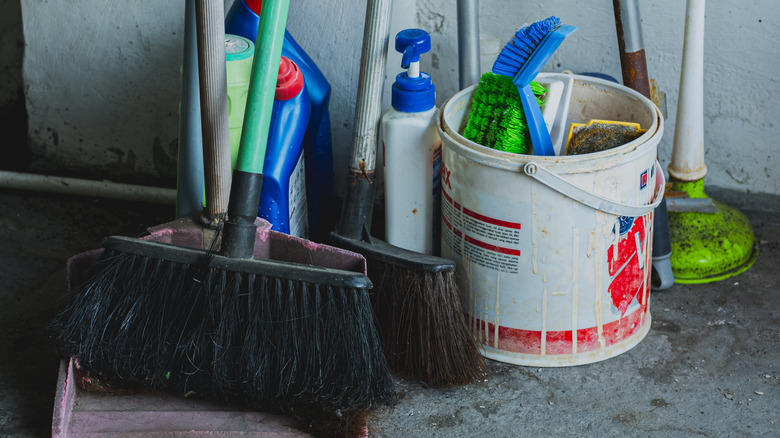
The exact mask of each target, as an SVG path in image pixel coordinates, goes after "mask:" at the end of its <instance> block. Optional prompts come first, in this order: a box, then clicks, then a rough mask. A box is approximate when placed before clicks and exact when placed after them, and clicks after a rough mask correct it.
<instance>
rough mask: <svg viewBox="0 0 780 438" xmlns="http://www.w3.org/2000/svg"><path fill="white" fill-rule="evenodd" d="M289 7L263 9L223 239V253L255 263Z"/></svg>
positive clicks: (273, 1) (281, 0)
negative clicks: (266, 152)
mask: <svg viewBox="0 0 780 438" xmlns="http://www.w3.org/2000/svg"><path fill="white" fill-rule="evenodd" d="M215 1H217V0H215ZM218 1H221V0H218ZM289 5H290V3H289V0H265V1H264V2H263V5H262V7H261V9H260V23H259V25H258V30H257V40H256V41H257V43H256V44H255V57H254V61H253V62H252V74H251V76H250V79H249V91H248V94H247V101H246V110H245V112H244V125H243V128H242V130H241V142H240V144H239V147H238V159H237V161H236V168H235V170H234V171H233V183H232V185H231V188H230V201H229V202H228V219H227V221H225V225H224V234H223V238H222V249H221V251H222V254H223V255H225V256H227V257H231V258H240V259H249V258H252V256H253V255H254V246H255V235H256V233H257V227H256V226H255V220H256V218H257V208H258V206H259V205H260V192H261V189H262V185H263V184H262V183H263V163H264V162H265V150H266V146H267V145H268V131H269V128H270V125H271V112H272V110H273V107H274V94H275V91H276V80H277V76H278V75H279V62H280V61H281V57H282V42H283V41H284V29H285V27H286V26H287V12H288V9H289Z"/></svg>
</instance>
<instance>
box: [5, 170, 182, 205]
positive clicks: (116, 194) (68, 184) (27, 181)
mask: <svg viewBox="0 0 780 438" xmlns="http://www.w3.org/2000/svg"><path fill="white" fill-rule="evenodd" d="M0 187H2V188H5V189H16V190H32V191H37V192H47V193H59V194H63V195H75V196H87V197H96V198H109V199H119V200H123V201H135V202H150V203H154V204H170V205H174V204H175V203H176V190H175V189H168V188H162V187H150V186H141V185H134V184H122V183H116V182H111V181H95V180H88V179H79V178H65V177H59V176H50V175H39V174H34V173H22V172H12V171H7V170H0Z"/></svg>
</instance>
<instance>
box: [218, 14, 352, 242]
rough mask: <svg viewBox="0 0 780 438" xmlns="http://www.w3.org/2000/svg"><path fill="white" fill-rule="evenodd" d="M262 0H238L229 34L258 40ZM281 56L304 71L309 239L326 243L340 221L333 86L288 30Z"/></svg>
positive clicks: (230, 17) (227, 25)
mask: <svg viewBox="0 0 780 438" xmlns="http://www.w3.org/2000/svg"><path fill="white" fill-rule="evenodd" d="M261 4H262V0H237V1H236V2H234V3H233V6H232V7H231V8H230V10H229V11H228V13H227V15H226V18H225V31H226V32H227V33H231V34H235V35H240V36H243V37H244V38H247V39H249V40H250V41H253V42H254V41H255V40H256V39H257V26H258V23H259V21H260V17H259V13H260V6H261ZM282 55H283V56H285V57H286V58H288V59H290V60H291V61H293V62H294V63H295V64H296V65H297V66H298V68H299V69H300V70H301V71H302V72H303V76H304V78H305V89H306V94H308V98H309V101H310V104H311V116H310V119H309V123H308V125H307V128H306V133H305V135H304V139H303V149H304V161H305V167H306V181H307V184H306V197H307V199H308V222H309V225H310V227H311V229H310V233H309V238H310V239H311V240H314V241H318V242H324V241H326V240H327V239H328V236H329V234H330V232H331V231H332V230H333V228H334V226H335V224H336V220H337V213H338V211H337V209H336V208H334V199H333V146H332V139H331V129H330V114H329V111H328V105H329V104H330V83H328V80H327V79H326V78H325V75H323V74H322V72H321V71H320V70H319V68H317V65H316V64H315V63H314V61H312V59H311V58H310V57H309V56H308V55H307V54H306V52H304V50H303V49H302V48H301V47H300V46H299V45H298V43H297V42H296V41H295V40H294V39H293V37H292V35H290V33H289V32H287V31H286V30H285V33H284V44H283V45H282Z"/></svg>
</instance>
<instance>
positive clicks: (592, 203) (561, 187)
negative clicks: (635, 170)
mask: <svg viewBox="0 0 780 438" xmlns="http://www.w3.org/2000/svg"><path fill="white" fill-rule="evenodd" d="M523 172H525V174H526V175H528V176H530V177H532V178H534V179H535V180H537V181H539V182H540V183H542V184H544V185H546V186H547V187H549V188H551V189H553V190H555V191H556V192H559V193H561V194H563V195H565V196H568V197H569V198H571V199H574V200H575V201H577V202H580V203H582V204H585V205H587V206H589V207H592V208H595V209H596V210H599V211H603V212H605V213H610V214H614V215H617V216H629V217H639V216H644V215H646V214H648V213H650V212H651V211H653V210H655V207H657V206H658V204H660V203H661V200H662V199H663V197H664V187H665V186H666V179H665V177H664V173H663V170H662V169H661V163H659V162H658V160H656V162H655V174H656V178H660V179H661V181H660V184H659V183H658V182H656V192H655V197H654V198H653V203H652V204H647V205H631V204H621V203H619V202H615V201H612V200H610V199H607V198H604V197H602V196H599V195H597V194H595V193H591V192H589V191H587V190H585V189H583V188H582V187H580V186H577V185H575V184H572V183H570V182H569V181H566V180H565V179H563V178H561V177H560V176H558V175H557V174H555V173H553V172H550V171H549V170H548V169H546V168H545V167H544V166H540V165H539V163H534V162H529V163H526V164H525V166H523Z"/></svg>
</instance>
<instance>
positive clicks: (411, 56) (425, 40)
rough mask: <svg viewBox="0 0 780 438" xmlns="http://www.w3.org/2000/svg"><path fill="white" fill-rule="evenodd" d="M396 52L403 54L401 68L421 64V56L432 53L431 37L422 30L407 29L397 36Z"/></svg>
mask: <svg viewBox="0 0 780 438" xmlns="http://www.w3.org/2000/svg"><path fill="white" fill-rule="evenodd" d="M395 50H396V51H397V52H401V53H403V56H402V57H401V67H403V68H409V66H410V65H411V63H412V62H420V55H422V54H423V53H427V52H430V51H431V36H430V35H429V34H428V32H426V31H424V30H422V29H406V30H402V31H400V32H398V35H396V36H395Z"/></svg>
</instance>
